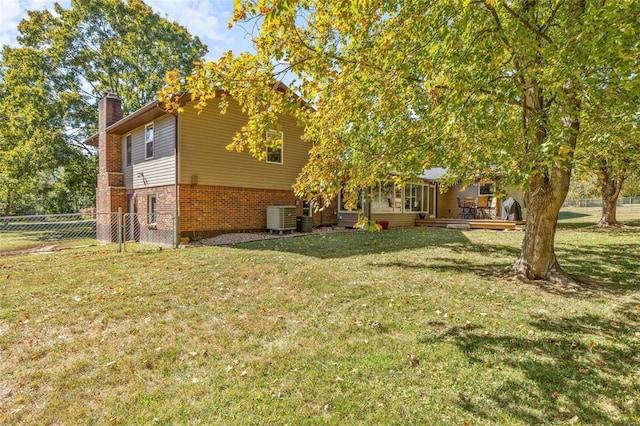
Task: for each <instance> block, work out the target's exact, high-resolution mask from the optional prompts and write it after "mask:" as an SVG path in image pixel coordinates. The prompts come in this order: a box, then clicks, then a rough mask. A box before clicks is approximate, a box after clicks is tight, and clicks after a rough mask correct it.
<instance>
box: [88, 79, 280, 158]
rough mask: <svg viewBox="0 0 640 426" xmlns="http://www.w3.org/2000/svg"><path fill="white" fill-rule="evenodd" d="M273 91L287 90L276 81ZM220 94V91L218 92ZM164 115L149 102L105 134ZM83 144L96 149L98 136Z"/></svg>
mask: <svg viewBox="0 0 640 426" xmlns="http://www.w3.org/2000/svg"><path fill="white" fill-rule="evenodd" d="M275 90H277V91H279V92H283V93H284V92H286V91H288V90H289V88H288V87H287V85H285V84H284V83H283V82H281V81H278V82H277V83H276V85H275ZM219 92H222V91H219ZM190 100H191V96H190V95H189V94H188V93H186V94H183V95H182V96H181V97H180V102H181V103H187V102H188V101H190ZM164 114H169V113H168V112H167V111H165V110H163V109H162V108H161V107H160V102H158V101H157V100H156V101H153V102H149V103H148V104H146V105H145V106H143V107H142V108H140V109H139V110H137V111H134V112H132V113H131V114H129V115H127V116H126V117H124V118H122V119H120V120H119V121H117V122H115V123H113V124H112V125H110V126H109V127H107V129H106V130H107V133H116V134H120V135H122V134H125V133H127V132H129V131H131V130H133V129H135V128H136V127H138V126H142V125H143V124H146V123H148V122H150V121H153V120H155V119H156V118H158V117H161V116H162V115H164ZM83 144H85V145H89V146H94V147H98V134H97V133H96V134H95V135H92V136H91V137H89V138H87V139H85V140H84V141H83Z"/></svg>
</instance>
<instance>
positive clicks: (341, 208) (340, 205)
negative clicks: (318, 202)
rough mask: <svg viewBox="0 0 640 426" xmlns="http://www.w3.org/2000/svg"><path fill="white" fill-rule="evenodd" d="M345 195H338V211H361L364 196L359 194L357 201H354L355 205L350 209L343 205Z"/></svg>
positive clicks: (341, 193) (341, 192) (342, 193)
mask: <svg viewBox="0 0 640 426" xmlns="http://www.w3.org/2000/svg"><path fill="white" fill-rule="evenodd" d="M344 198H345V195H344V192H343V191H340V195H338V211H341V212H345V213H346V212H355V211H357V210H362V202H363V201H364V200H363V199H364V194H360V196H359V197H358V199H357V200H356V205H355V206H354V207H352V208H348V207H347V206H346V205H345V204H346V201H345V200H344Z"/></svg>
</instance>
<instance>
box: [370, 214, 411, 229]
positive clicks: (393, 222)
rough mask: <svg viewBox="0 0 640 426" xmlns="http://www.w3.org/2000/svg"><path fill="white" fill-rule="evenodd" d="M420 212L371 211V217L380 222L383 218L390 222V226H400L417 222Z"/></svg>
mask: <svg viewBox="0 0 640 426" xmlns="http://www.w3.org/2000/svg"><path fill="white" fill-rule="evenodd" d="M417 218H418V214H417V213H416V214H412V213H386V214H385V213H371V219H373V220H375V221H376V222H378V223H380V222H382V221H383V220H386V221H387V222H389V227H390V228H395V227H399V226H403V227H404V226H413V225H414V224H415V221H416V219H417Z"/></svg>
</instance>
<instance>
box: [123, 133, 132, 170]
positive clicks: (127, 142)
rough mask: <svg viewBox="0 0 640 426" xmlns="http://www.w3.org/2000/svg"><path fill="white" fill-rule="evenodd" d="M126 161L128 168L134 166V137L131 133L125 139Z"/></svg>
mask: <svg viewBox="0 0 640 426" xmlns="http://www.w3.org/2000/svg"><path fill="white" fill-rule="evenodd" d="M124 161H125V166H126V167H131V166H132V165H133V137H132V136H131V133H129V134H128V135H126V136H125V137H124Z"/></svg>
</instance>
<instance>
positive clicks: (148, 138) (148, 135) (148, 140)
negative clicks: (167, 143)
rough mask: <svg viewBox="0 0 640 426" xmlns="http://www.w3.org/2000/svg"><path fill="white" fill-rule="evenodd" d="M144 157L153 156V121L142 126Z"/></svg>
mask: <svg viewBox="0 0 640 426" xmlns="http://www.w3.org/2000/svg"><path fill="white" fill-rule="evenodd" d="M144 154H145V156H144V158H145V159H146V160H148V159H150V158H153V123H151V124H147V125H146V126H144Z"/></svg>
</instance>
